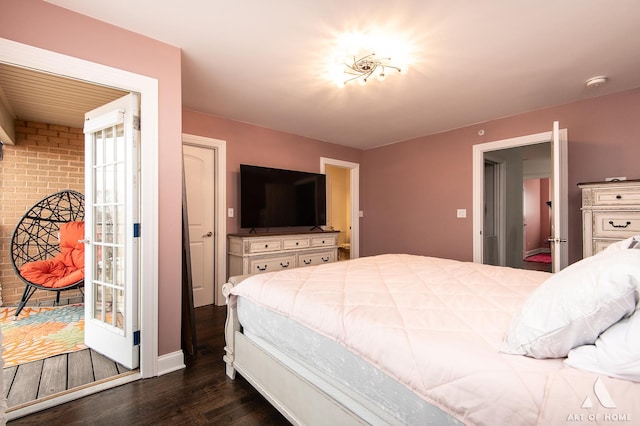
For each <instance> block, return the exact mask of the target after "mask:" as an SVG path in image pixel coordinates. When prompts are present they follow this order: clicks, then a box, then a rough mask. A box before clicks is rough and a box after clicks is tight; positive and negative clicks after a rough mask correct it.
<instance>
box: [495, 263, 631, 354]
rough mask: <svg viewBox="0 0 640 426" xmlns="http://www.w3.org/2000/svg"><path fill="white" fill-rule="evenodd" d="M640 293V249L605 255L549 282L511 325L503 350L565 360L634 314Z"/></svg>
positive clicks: (539, 288)
mask: <svg viewBox="0 0 640 426" xmlns="http://www.w3.org/2000/svg"><path fill="white" fill-rule="evenodd" d="M638 289H640V250H620V251H617V250H611V251H603V252H601V253H599V254H598V255H596V256H590V257H587V258H586V259H583V260H581V261H579V262H576V263H574V264H572V265H570V266H568V267H567V268H565V269H564V270H562V271H560V272H558V273H556V274H554V275H553V276H551V277H550V278H548V279H547V280H546V281H545V282H544V283H542V285H540V287H538V288H537V289H536V290H535V291H534V292H533V293H532V294H531V295H530V296H529V297H528V298H527V300H526V301H525V303H524V305H523V306H522V307H521V308H520V310H519V312H517V313H516V315H515V316H514V318H513V319H512V321H511V325H510V328H509V330H508V332H507V334H506V336H505V339H504V342H503V344H502V346H501V347H500V351H501V352H504V353H508V354H515V355H527V356H531V357H534V358H561V357H565V356H567V353H568V352H569V351H570V350H571V349H573V348H575V347H576V346H581V345H586V344H591V343H594V342H595V340H596V338H597V337H598V335H600V333H601V332H603V331H604V330H606V329H607V328H609V327H610V326H611V325H613V324H614V323H616V322H617V321H618V320H620V319H621V318H623V317H625V316H628V315H631V313H632V312H634V311H635V309H636V305H637V302H638Z"/></svg>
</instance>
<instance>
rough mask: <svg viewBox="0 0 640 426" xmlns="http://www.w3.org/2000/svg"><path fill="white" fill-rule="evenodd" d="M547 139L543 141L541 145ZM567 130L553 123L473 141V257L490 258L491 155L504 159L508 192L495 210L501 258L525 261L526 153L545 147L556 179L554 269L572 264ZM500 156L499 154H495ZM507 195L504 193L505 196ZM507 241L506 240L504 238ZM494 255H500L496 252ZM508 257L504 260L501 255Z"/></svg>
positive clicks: (505, 190) (511, 262) (504, 189)
mask: <svg viewBox="0 0 640 426" xmlns="http://www.w3.org/2000/svg"><path fill="white" fill-rule="evenodd" d="M540 144H544V145H541V146H538V147H535V146H536V145H540ZM566 146H567V130H566V129H562V130H560V129H559V127H558V123H557V122H554V123H553V130H552V131H550V132H544V133H538V134H534V135H528V136H521V137H516V138H511V139H504V140H499V141H494V142H488V143H484V144H479V145H474V147H473V206H474V209H473V260H474V262H478V263H486V261H487V256H485V254H484V223H485V217H484V214H485V199H484V194H485V192H486V191H487V189H486V187H485V167H486V161H487V159H489V160H491V161H494V162H498V163H504V174H503V175H500V177H499V178H500V181H501V182H502V183H500V184H499V185H497V186H495V184H494V187H496V188H499V189H500V191H502V192H503V195H501V196H500V197H501V199H502V200H504V201H503V202H500V203H498V205H497V208H496V211H495V212H494V215H495V220H496V223H497V226H496V227H495V228H496V232H497V233H498V247H499V248H498V258H499V259H500V260H501V262H500V263H499V264H501V265H502V266H512V267H517V268H521V267H522V263H523V260H522V247H523V224H524V220H523V190H522V188H523V179H524V178H523V176H524V171H523V170H524V167H523V164H524V163H523V158H526V157H527V156H528V154H527V153H528V152H530V151H531V150H532V149H534V148H536V149H540V150H541V151H546V152H549V153H550V156H551V170H550V176H551V179H552V182H553V184H552V185H551V186H552V188H553V190H552V194H551V197H550V198H551V199H552V200H553V208H552V220H551V222H552V230H551V234H552V235H551V237H550V241H551V242H552V253H553V266H552V270H553V271H554V272H557V271H559V270H560V269H562V268H564V267H565V266H566V265H567V261H568V259H567V257H568V256H567V242H566V241H567V238H566V229H567V189H566V181H567V178H566V176H567V170H566V167H567V166H566V164H567V163H566ZM496 158H497V159H498V160H496ZM503 197H504V198H503ZM503 241H504V243H502V242H503ZM494 257H495V256H494ZM502 259H504V260H502Z"/></svg>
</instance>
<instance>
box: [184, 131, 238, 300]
mask: <svg viewBox="0 0 640 426" xmlns="http://www.w3.org/2000/svg"><path fill="white" fill-rule="evenodd" d="M182 144H183V145H191V146H197V147H200V148H208V149H212V150H213V151H214V153H215V159H214V163H215V164H214V167H215V182H214V188H215V195H214V197H215V199H214V200H213V204H214V205H213V209H214V212H215V213H214V215H215V218H214V222H213V238H214V242H213V251H214V254H213V262H214V265H213V268H214V271H215V272H214V280H215V282H214V294H213V303H214V304H215V305H216V306H222V305H224V304H225V298H224V295H223V294H222V286H223V284H224V283H225V282H226V281H227V255H226V253H227V214H226V207H227V142H226V141H223V140H220V139H214V138H208V137H204V136H196V135H191V134H187V133H183V134H182Z"/></svg>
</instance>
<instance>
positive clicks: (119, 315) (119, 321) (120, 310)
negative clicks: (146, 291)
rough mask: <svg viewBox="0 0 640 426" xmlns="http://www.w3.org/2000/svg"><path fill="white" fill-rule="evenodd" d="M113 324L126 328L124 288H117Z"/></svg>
mask: <svg viewBox="0 0 640 426" xmlns="http://www.w3.org/2000/svg"><path fill="white" fill-rule="evenodd" d="M115 295H116V297H115V298H114V303H115V304H114V309H113V314H114V317H113V319H114V321H113V326H114V327H117V328H119V329H124V318H125V316H124V290H115Z"/></svg>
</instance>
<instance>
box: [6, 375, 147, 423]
mask: <svg viewBox="0 0 640 426" xmlns="http://www.w3.org/2000/svg"><path fill="white" fill-rule="evenodd" d="M141 378H142V375H141V374H140V373H132V374H127V375H124V376H120V377H117V378H115V379H107V380H106V381H103V382H100V383H98V384H95V385H90V386H87V387H85V388H79V389H78V390H74V391H71V392H68V393H64V394H62V395H60V396H56V397H53V398H49V399H43V400H39V401H38V402H35V403H33V404H29V405H27V406H24V407H22V408H17V409H15V410H12V409H9V410H11V411H7V413H6V415H7V421H11V420H15V419H18V418H20V417H24V416H27V415H29V414H33V413H37V412H38V411H42V410H46V409H48V408H52V407H55V406H57V405H61V404H64V403H67V402H70V401H74V400H76V399H80V398H82V397H85V396H88V395H93V394H94V393H98V392H102V391H103V390H107V389H111V388H114V387H116V386H120V385H124V384H126V383H131V382H135V381H136V380H140V379H141Z"/></svg>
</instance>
